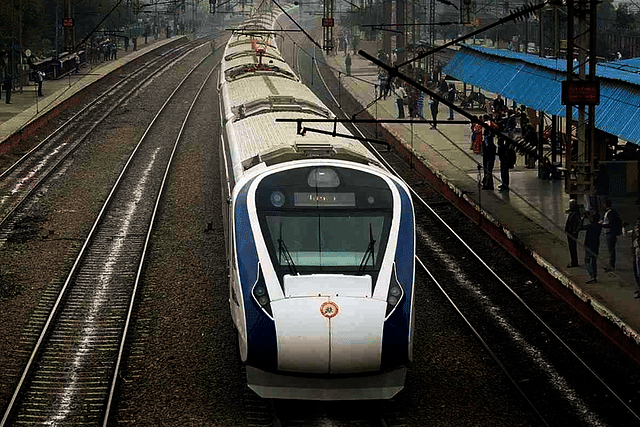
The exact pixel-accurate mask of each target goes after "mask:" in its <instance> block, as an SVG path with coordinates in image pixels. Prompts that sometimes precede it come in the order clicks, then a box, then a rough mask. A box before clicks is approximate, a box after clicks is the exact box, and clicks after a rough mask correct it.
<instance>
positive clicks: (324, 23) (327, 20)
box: [322, 18, 333, 27]
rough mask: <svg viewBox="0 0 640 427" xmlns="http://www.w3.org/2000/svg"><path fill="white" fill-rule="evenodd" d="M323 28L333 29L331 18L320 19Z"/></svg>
mask: <svg viewBox="0 0 640 427" xmlns="http://www.w3.org/2000/svg"><path fill="white" fill-rule="evenodd" d="M322 26H323V27H333V18H322Z"/></svg>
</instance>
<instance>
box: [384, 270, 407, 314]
mask: <svg viewBox="0 0 640 427" xmlns="http://www.w3.org/2000/svg"><path fill="white" fill-rule="evenodd" d="M395 273H396V272H395V268H394V269H393V271H392V272H391V283H390V284H389V292H388V293H387V313H386V316H385V319H387V318H388V317H389V316H390V315H391V313H393V310H394V309H395V308H396V306H397V305H398V303H399V302H400V300H401V299H402V297H403V295H404V291H403V290H402V286H400V283H398V280H397V279H396V274H395Z"/></svg>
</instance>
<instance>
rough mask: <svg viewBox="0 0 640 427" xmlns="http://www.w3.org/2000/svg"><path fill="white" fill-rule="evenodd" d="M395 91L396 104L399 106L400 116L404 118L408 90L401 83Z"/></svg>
mask: <svg viewBox="0 0 640 427" xmlns="http://www.w3.org/2000/svg"><path fill="white" fill-rule="evenodd" d="M394 93H395V94H396V105H397V106H398V118H399V119H404V99H405V98H406V97H407V92H405V90H404V88H403V87H402V85H400V86H399V87H398V88H397V89H396V90H395V91H394Z"/></svg>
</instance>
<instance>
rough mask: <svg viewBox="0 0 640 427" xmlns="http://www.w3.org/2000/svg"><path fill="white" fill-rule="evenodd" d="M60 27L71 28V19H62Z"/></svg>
mask: <svg viewBox="0 0 640 427" xmlns="http://www.w3.org/2000/svg"><path fill="white" fill-rule="evenodd" d="M62 26H63V27H66V28H71V27H73V18H62Z"/></svg>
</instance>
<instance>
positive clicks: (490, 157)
mask: <svg viewBox="0 0 640 427" xmlns="http://www.w3.org/2000/svg"><path fill="white" fill-rule="evenodd" d="M476 119H477V121H472V122H471V149H472V150H473V152H474V153H477V154H482V169H483V171H484V174H483V177H482V189H483V190H493V189H494V183H493V168H494V166H495V161H496V156H497V157H498V160H500V181H501V182H500V185H499V187H498V190H499V191H509V182H510V179H509V170H510V169H513V168H514V167H515V165H516V160H517V154H516V151H515V149H514V148H513V147H510V146H509V145H507V143H506V141H505V139H504V138H502V137H500V136H497V135H498V134H497V133H496V131H500V132H505V131H506V130H505V129H506V128H507V127H508V126H510V122H509V119H508V118H507V119H506V120H505V119H504V118H501V120H499V121H497V120H496V119H495V117H494V115H493V114H491V113H490V114H485V115H483V116H477V117H476ZM480 122H482V123H484V124H485V126H482V125H481V124H480ZM496 137H497V140H498V141H497V145H496V142H495V139H496Z"/></svg>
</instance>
